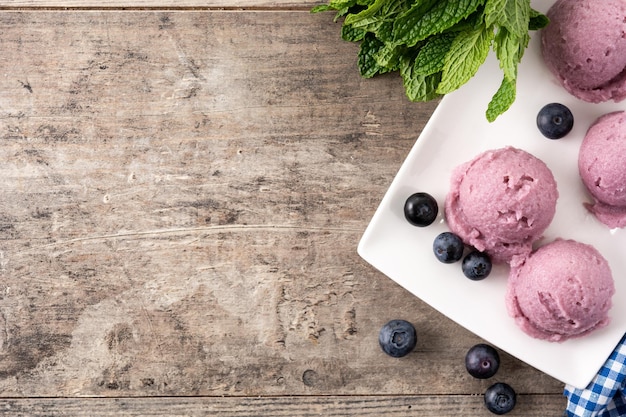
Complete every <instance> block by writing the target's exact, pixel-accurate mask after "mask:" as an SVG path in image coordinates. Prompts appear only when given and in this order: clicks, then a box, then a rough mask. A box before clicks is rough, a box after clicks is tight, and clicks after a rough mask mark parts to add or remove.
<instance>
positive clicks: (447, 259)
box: [433, 232, 465, 264]
mask: <svg viewBox="0 0 626 417" xmlns="http://www.w3.org/2000/svg"><path fill="white" fill-rule="evenodd" d="M463 249H465V246H464V245H463V241H462V240H461V238H460V237H458V236H457V235H455V234H454V233H452V232H443V233H441V234H439V235H437V237H436V238H435V240H434V242H433V252H434V253H435V256H436V257H437V259H439V260H440V261H441V262H443V263H445V264H451V263H454V262H456V261H458V260H459V259H461V257H463Z"/></svg>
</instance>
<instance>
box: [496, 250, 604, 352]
mask: <svg viewBox="0 0 626 417" xmlns="http://www.w3.org/2000/svg"><path fill="white" fill-rule="evenodd" d="M614 293H615V284H614V281H613V276H612V273H611V269H610V267H609V264H608V262H607V261H606V259H605V258H604V257H603V256H602V255H601V254H600V253H599V252H598V251H597V250H596V249H595V248H594V247H593V246H591V245H588V244H585V243H581V242H577V241H574V240H563V239H557V240H555V241H553V242H551V243H548V244H546V245H544V246H542V247H540V248H539V249H537V250H536V251H535V252H533V253H532V254H531V255H530V256H529V257H528V258H527V259H526V260H524V262H523V263H522V264H520V265H518V266H517V267H514V268H511V272H510V274H509V279H508V281H507V293H506V306H507V310H508V312H509V315H510V316H511V317H513V318H514V319H515V322H516V323H517V325H518V326H519V327H520V328H521V329H522V330H523V331H524V332H525V333H527V334H528V335H530V336H532V337H534V338H537V339H544V340H549V341H551V342H562V341H564V340H567V339H570V338H573V337H580V336H584V335H586V334H588V333H590V332H592V331H594V330H596V329H600V328H602V327H605V326H606V325H607V324H608V323H609V320H610V319H609V310H610V308H611V306H612V297H613V294H614Z"/></svg>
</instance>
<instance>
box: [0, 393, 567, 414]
mask: <svg viewBox="0 0 626 417" xmlns="http://www.w3.org/2000/svg"><path fill="white" fill-rule="evenodd" d="M562 400H563V398H562V397H561V398H558V397H557V396H555V395H535V396H532V397H529V396H520V397H519V398H518V403H519V407H517V408H515V409H514V410H513V411H512V412H510V413H509V414H507V416H510V417H516V416H517V417H520V416H523V417H545V416H555V417H556V416H561V415H562V411H563V406H562ZM55 410H63V411H62V413H61V412H58V411H55ZM85 410H89V415H90V416H93V417H108V416H128V417H155V416H185V417H200V416H216V415H217V416H223V417H243V416H251V415H254V416H277V417H280V416H284V417H305V416H306V417H309V416H363V417H370V416H371V417H379V416H384V415H394V416H398V417H414V416H424V415H426V416H439V417H456V416H458V415H459V413H462V414H463V416H467V417H484V416H489V415H492V416H493V414H491V413H489V412H488V411H487V410H486V408H485V407H484V405H483V403H482V397H481V396H477V395H459V396H455V397H436V396H435V397H433V396H392V397H385V396H364V397H361V396H350V397H335V396H329V397H290V398H286V397H270V398H232V397H231V398H215V397H212V398H121V399H114V400H113V399H96V398H89V399H84V398H76V399H65V398H63V399H36V400H32V401H28V402H26V401H24V400H6V401H2V402H0V416H13V417H55V416H74V415H83V414H81V413H84V412H85Z"/></svg>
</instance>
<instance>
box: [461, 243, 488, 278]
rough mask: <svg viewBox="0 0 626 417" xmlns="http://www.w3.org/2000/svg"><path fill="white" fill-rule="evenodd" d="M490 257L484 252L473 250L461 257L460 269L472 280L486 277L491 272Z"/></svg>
mask: <svg viewBox="0 0 626 417" xmlns="http://www.w3.org/2000/svg"><path fill="white" fill-rule="evenodd" d="M491 266H492V264H491V258H490V257H489V255H487V254H486V253H485V252H480V251H477V250H474V251H472V252H470V253H468V254H467V255H466V256H465V258H463V263H462V264H461V269H462V270H463V274H465V276H466V277H468V278H469V279H471V280H473V281H480V280H481V279H485V278H487V276H488V275H489V274H490V273H491Z"/></svg>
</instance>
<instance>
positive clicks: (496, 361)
mask: <svg viewBox="0 0 626 417" xmlns="http://www.w3.org/2000/svg"><path fill="white" fill-rule="evenodd" d="M499 367H500V355H499V354H498V351H497V350H496V349H495V348H494V347H492V346H489V345H487V344H485V343H479V344H477V345H474V346H472V347H471V348H470V349H469V350H468V351H467V354H466V355H465V369H467V372H468V373H469V374H470V375H471V376H473V377H474V378H478V379H487V378H491V377H492V376H494V375H495V374H496V372H498V368H499Z"/></svg>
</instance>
